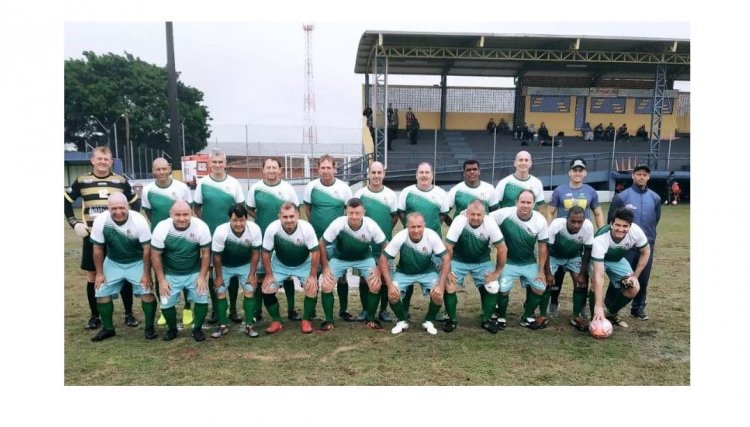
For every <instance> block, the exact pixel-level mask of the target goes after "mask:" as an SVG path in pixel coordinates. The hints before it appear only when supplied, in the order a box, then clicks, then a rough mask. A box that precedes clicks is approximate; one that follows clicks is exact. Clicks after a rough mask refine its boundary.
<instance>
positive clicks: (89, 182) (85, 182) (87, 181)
mask: <svg viewBox="0 0 750 427" xmlns="http://www.w3.org/2000/svg"><path fill="white" fill-rule="evenodd" d="M92 182H94V180H93V179H91V178H85V179H84V180H83V183H84V184H91V183H92Z"/></svg>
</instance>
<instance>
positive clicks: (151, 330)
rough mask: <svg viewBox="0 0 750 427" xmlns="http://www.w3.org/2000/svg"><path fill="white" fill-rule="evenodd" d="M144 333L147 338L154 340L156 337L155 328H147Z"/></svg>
mask: <svg viewBox="0 0 750 427" xmlns="http://www.w3.org/2000/svg"><path fill="white" fill-rule="evenodd" d="M144 335H145V336H146V339H147V340H153V339H155V338H156V332H155V331H154V328H153V327H151V328H146V330H145V332H144Z"/></svg>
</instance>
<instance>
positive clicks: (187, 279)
mask: <svg viewBox="0 0 750 427" xmlns="http://www.w3.org/2000/svg"><path fill="white" fill-rule="evenodd" d="M164 277H165V278H166V279H167V282H169V284H170V285H172V289H171V290H170V291H169V298H168V299H167V303H166V304H162V305H161V308H172V307H174V306H175V305H176V304H177V301H179V299H180V294H181V293H182V290H183V289H186V290H187V293H188V296H187V300H188V301H191V302H194V303H196V304H208V289H207V290H206V294H205V295H199V294H198V289H197V288H196V285H197V283H198V273H197V272H195V273H189V274H180V275H176V274H175V275H172V274H165V275H164ZM163 297H164V295H162V298H163Z"/></svg>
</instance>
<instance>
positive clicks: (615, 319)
mask: <svg viewBox="0 0 750 427" xmlns="http://www.w3.org/2000/svg"><path fill="white" fill-rule="evenodd" d="M605 317H606V318H607V320H609V321H610V322H612V324H613V325H617V326H619V327H621V328H627V327H628V324H627V323H625V321H624V320H622V318H620V314H618V313H615V314H609V313H608V314H607V315H606V316H605Z"/></svg>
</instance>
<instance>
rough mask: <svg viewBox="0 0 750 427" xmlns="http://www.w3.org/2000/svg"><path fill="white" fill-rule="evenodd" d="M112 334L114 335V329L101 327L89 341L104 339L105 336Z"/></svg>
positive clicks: (108, 336) (109, 336)
mask: <svg viewBox="0 0 750 427" xmlns="http://www.w3.org/2000/svg"><path fill="white" fill-rule="evenodd" d="M113 336H115V331H114V330H109V329H102V330H101V331H99V333H97V334H96V335H94V336H93V337H91V341H94V342H97V341H104V340H106V339H107V338H112V337H113Z"/></svg>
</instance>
